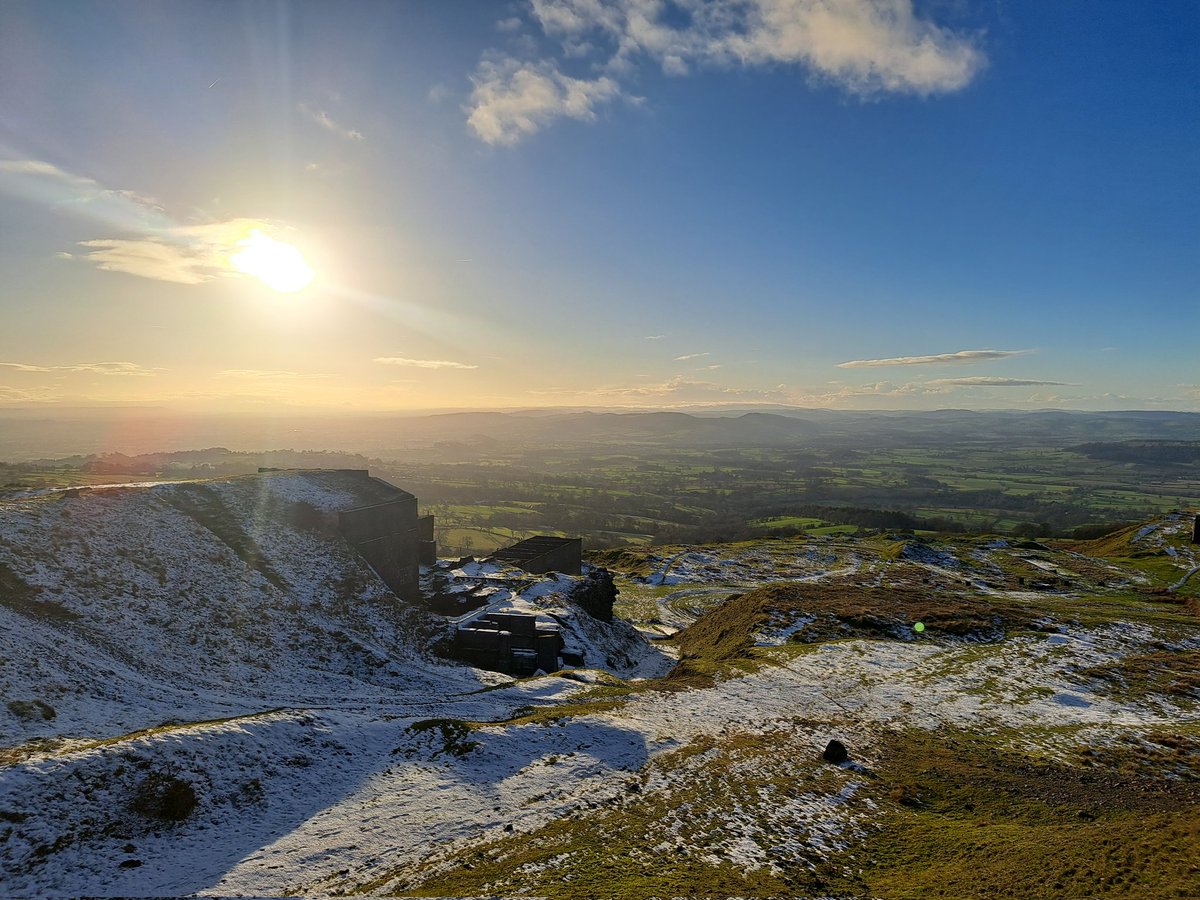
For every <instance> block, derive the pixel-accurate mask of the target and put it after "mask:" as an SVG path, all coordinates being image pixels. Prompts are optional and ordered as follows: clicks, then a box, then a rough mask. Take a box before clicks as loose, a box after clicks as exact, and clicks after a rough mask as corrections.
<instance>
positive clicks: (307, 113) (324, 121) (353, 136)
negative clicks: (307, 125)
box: [297, 103, 364, 143]
mask: <svg viewBox="0 0 1200 900" xmlns="http://www.w3.org/2000/svg"><path fill="white" fill-rule="evenodd" d="M297 108H298V109H299V110H300V112H301V114H302V115H303V116H304V117H305V118H306V119H308V120H309V121H310V122H312V123H313V124H314V125H318V126H320V127H321V128H324V129H325V130H326V131H328V132H329V133H330V134H334V135H337V136H338V137H340V138H342V139H343V140H347V141H354V142H356V143H361V142H362V141H363V140H364V138H363V133H362V132H361V131H359V130H358V129H356V128H347V127H346V126H345V125H343V124H341V123H340V122H336V121H334V119H333V118H332V117H331V116H330V115H329V113H327V112H325V110H323V109H314V108H313V107H311V106H309V105H308V104H306V103H301V104H300V105H299V106H298V107H297Z"/></svg>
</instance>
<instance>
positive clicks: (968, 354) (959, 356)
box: [838, 350, 1033, 369]
mask: <svg viewBox="0 0 1200 900" xmlns="http://www.w3.org/2000/svg"><path fill="white" fill-rule="evenodd" d="M1032 352H1033V351H1032V350H959V351H957V352H956V353H935V354H933V355H932V356H891V357H887V358H885V359H852V360H850V361H849V362H844V363H838V368H839V369H873V368H878V367H880V366H930V365H938V364H941V363H976V362H987V361H988V360H992V359H1007V358H1008V357H1010V356H1025V355H1026V354H1028V353H1032Z"/></svg>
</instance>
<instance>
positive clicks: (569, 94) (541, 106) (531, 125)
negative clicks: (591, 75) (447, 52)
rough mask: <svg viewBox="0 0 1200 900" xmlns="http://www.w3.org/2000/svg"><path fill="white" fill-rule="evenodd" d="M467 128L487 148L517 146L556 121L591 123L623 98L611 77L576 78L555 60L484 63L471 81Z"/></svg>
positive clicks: (495, 60) (509, 60) (496, 60)
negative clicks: (605, 107) (602, 108)
mask: <svg viewBox="0 0 1200 900" xmlns="http://www.w3.org/2000/svg"><path fill="white" fill-rule="evenodd" d="M471 83H472V84H473V85H474V89H473V90H472V91H471V98H470V102H469V103H468V104H467V106H466V107H465V108H464V112H466V113H467V125H468V127H470V129H471V130H472V131H473V132H474V133H475V136H476V137H478V138H479V139H480V140H481V141H483V142H484V143H487V144H493V145H497V144H498V145H504V146H512V145H513V144H516V143H517V142H519V141H520V140H521V138H523V137H526V136H528V135H531V134H534V133H535V132H537V131H540V130H541V129H542V128H544V127H545V126H546V125H547V124H549V123H550V122H551V121H553V120H554V119H558V118H568V119H580V120H584V121H587V120H591V119H594V118H596V107H598V106H600V105H601V104H603V103H607V102H608V101H610V100H612V99H613V98H615V97H616V96H618V95H619V94H620V89H619V88H618V86H617V83H616V82H615V81H614V80H613V79H612V78H609V77H608V76H606V75H602V76H600V77H599V78H595V79H587V78H572V77H571V76H569V75H564V74H563V73H562V72H560V71H559V69H558V65H557V63H555V62H554V61H553V60H542V61H541V62H522V61H520V60H516V59H512V58H500V59H484V60H483V61H481V62H480V63H479V67H478V68H477V69H476V70H475V74H474V75H472V76H471Z"/></svg>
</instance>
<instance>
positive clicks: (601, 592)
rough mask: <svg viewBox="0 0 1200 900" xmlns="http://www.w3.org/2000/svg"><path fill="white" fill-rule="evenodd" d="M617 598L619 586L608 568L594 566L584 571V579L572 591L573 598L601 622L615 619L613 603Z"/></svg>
mask: <svg viewBox="0 0 1200 900" xmlns="http://www.w3.org/2000/svg"><path fill="white" fill-rule="evenodd" d="M616 599H617V586H616V584H615V583H614V582H613V574H612V572H610V571H608V569H603V568H599V567H592V568H589V569H588V570H587V572H585V573H584V577H583V581H581V582H580V583H579V585H578V587H576V588H575V590H573V591H572V592H571V600H572V601H573V602H574V603H577V604H578V605H579V606H580V608H582V609H583V611H584V612H586V613H587V614H588V615H589V616H591V617H592V618H593V619H599V620H600V621H601V622H611V621H612V620H613V603H614V602H615V601H616Z"/></svg>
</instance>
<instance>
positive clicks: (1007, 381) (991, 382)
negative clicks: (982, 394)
mask: <svg viewBox="0 0 1200 900" xmlns="http://www.w3.org/2000/svg"><path fill="white" fill-rule="evenodd" d="M925 383H926V384H948V385H956V386H960V387H1044V386H1046V385H1055V386H1058V387H1065V386H1072V383H1071V382H1069V381H1034V380H1032V379H1028V378H1001V377H1000V376H999V375H972V376H970V377H968V378H934V379H932V380H931V381H927V382H925Z"/></svg>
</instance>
